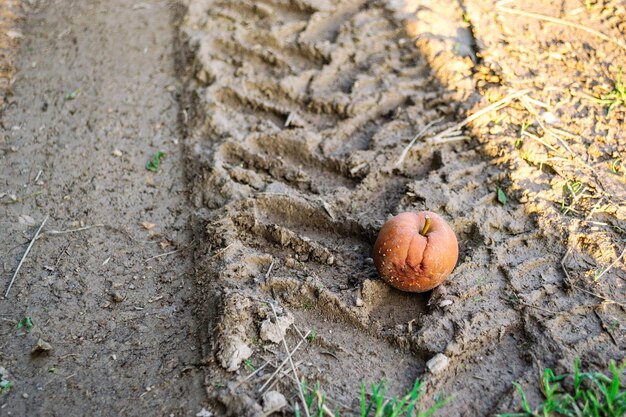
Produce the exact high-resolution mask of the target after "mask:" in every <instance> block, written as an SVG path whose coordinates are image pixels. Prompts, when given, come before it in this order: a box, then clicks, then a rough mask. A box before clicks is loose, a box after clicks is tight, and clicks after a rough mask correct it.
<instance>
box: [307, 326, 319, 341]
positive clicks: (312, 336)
mask: <svg viewBox="0 0 626 417" xmlns="http://www.w3.org/2000/svg"><path fill="white" fill-rule="evenodd" d="M316 337H317V330H315V329H313V330H311V333H309V335H308V336H307V337H306V340H308V341H309V343H312V342H314V341H315V338H316Z"/></svg>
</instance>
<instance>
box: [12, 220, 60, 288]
mask: <svg viewBox="0 0 626 417" xmlns="http://www.w3.org/2000/svg"><path fill="white" fill-rule="evenodd" d="M48 217H50V216H46V218H45V219H43V222H41V225H40V226H39V229H37V232H35V236H33V239H32V240H31V241H30V244H29V245H28V248H26V252H24V255H22V259H21V260H20V263H19V264H18V265H17V268H16V269H15V273H14V274H13V278H11V282H9V287H8V288H7V291H6V292H5V293H4V297H5V298H6V297H8V296H9V291H11V287H12V286H13V283H14V282H15V277H17V273H18V272H20V268H21V267H22V264H23V263H24V259H26V256H27V255H28V253H29V252H30V250H31V248H32V247H33V244H34V243H35V241H36V240H37V238H38V237H39V233H41V229H43V226H44V225H45V224H46V222H47V221H48Z"/></svg>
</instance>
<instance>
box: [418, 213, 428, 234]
mask: <svg viewBox="0 0 626 417" xmlns="http://www.w3.org/2000/svg"><path fill="white" fill-rule="evenodd" d="M428 229H430V217H428V216H426V218H425V219H424V228H423V229H422V231H421V232H420V235H422V236H426V233H428Z"/></svg>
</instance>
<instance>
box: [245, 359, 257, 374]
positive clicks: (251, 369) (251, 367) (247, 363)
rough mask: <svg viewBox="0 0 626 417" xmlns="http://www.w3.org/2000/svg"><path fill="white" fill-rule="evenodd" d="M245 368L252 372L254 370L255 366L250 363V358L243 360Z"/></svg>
mask: <svg viewBox="0 0 626 417" xmlns="http://www.w3.org/2000/svg"><path fill="white" fill-rule="evenodd" d="M244 364H245V366H246V369H247V370H248V371H250V372H254V371H256V368H255V367H254V365H252V361H251V360H250V359H246V361H245V362H244Z"/></svg>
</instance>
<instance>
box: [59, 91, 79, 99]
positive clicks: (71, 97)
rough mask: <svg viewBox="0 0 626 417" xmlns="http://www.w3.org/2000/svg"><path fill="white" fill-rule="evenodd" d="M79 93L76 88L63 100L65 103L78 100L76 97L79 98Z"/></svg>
mask: <svg viewBox="0 0 626 417" xmlns="http://www.w3.org/2000/svg"><path fill="white" fill-rule="evenodd" d="M78 93H80V89H79V88H76V89H74V90H72V91H70V92H69V93H67V94H66V95H65V97H63V99H64V100H65V101H70V100H74V99H76V97H78Z"/></svg>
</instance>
